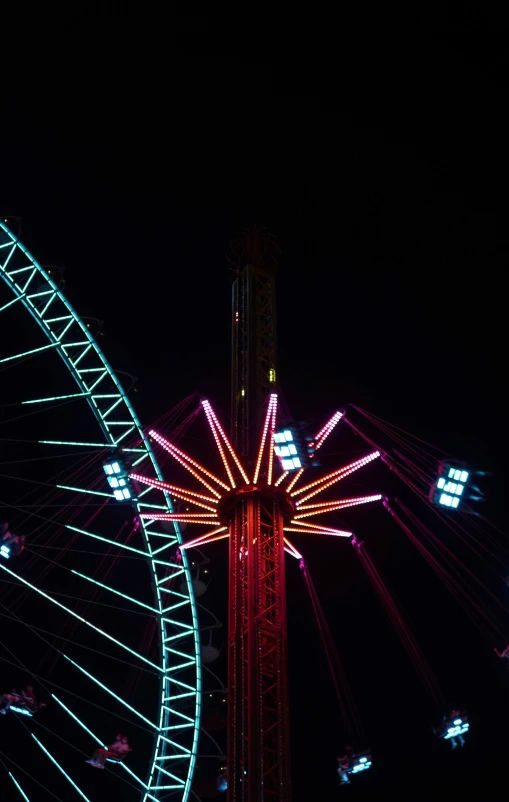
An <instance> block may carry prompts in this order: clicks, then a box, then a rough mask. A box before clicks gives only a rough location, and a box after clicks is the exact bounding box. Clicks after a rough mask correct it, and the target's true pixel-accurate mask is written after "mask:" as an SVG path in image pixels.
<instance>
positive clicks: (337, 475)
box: [292, 451, 380, 507]
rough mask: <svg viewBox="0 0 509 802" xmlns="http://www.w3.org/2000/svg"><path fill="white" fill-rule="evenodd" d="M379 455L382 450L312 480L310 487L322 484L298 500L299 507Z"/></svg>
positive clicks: (293, 494) (297, 491)
mask: <svg viewBox="0 0 509 802" xmlns="http://www.w3.org/2000/svg"><path fill="white" fill-rule="evenodd" d="M379 456H380V452H379V451H374V452H373V453H372V454H368V456H367V457H363V459H360V460H356V462H352V463H351V464H350V465H347V466H346V467H345V468H340V469H339V470H338V471H333V473H331V474H328V475H327V476H323V477H322V479H321V480H320V479H318V480H317V481H316V482H312V483H311V485H308V488H309V487H312V486H316V485H320V486H319V487H317V488H316V490H313V491H312V492H311V493H308V494H307V495H306V496H303V497H302V498H301V499H300V501H298V502H297V507H299V506H300V505H301V504H302V502H304V501H307V500H308V499H309V498H312V497H313V496H316V495H317V494H318V493H321V492H322V490H325V489H326V488H327V487H330V486H331V485H333V484H336V482H340V481H341V480H342V479H345V478H346V477H347V476H349V475H350V474H351V473H354V472H355V471H358V470H359V468H363V467H364V466H365V465H367V464H368V462H371V461H372V460H374V459H376V458H377V457H379ZM331 477H332V478H331ZM326 479H329V481H325V480H326ZM305 489H307V488H302V487H301V488H300V489H299V490H296V491H295V492H294V493H292V496H295V495H297V494H298V493H302V491H303V490H305Z"/></svg>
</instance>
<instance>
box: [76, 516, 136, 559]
mask: <svg viewBox="0 0 509 802" xmlns="http://www.w3.org/2000/svg"><path fill="white" fill-rule="evenodd" d="M64 528H65V529H69V530H70V531H71V532H78V533H79V534H80V535H86V536H87V537H92V538H94V540H102V541H103V542H104V543H109V544H110V545H111V546H116V547H117V549H125V550H126V551H132V552H134V553H135V554H140V555H141V556H142V557H145V558H146V557H148V553H147V552H146V551H142V550H141V549H135V548H134V546H127V545H126V544H125V543H119V542H118V541H117V540H110V539H109V538H107V537H103V536H102V535H93V534H92V532H86V531H85V529H78V527H77V526H71V525H70V524H64Z"/></svg>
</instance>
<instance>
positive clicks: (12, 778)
mask: <svg viewBox="0 0 509 802" xmlns="http://www.w3.org/2000/svg"><path fill="white" fill-rule="evenodd" d="M1 311H2V310H1V309H0V312H1ZM9 777H10V778H11V780H12V781H13V783H14V785H15V786H16V788H17V789H18V791H19V792H20V794H21V796H22V797H23V799H24V800H25V802H30V800H29V798H28V797H27V795H26V794H25V792H24V791H23V788H22V787H21V785H20V784H19V782H18V781H17V780H16V778H15V777H14V775H13V774H12V772H9Z"/></svg>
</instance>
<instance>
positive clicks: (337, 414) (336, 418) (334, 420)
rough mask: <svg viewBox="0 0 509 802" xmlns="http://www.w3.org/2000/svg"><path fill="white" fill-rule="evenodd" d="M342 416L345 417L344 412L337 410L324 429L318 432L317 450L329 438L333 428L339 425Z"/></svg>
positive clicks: (316, 439) (316, 438)
mask: <svg viewBox="0 0 509 802" xmlns="http://www.w3.org/2000/svg"><path fill="white" fill-rule="evenodd" d="M342 417H343V413H342V412H335V413H334V415H333V416H332V418H331V419H330V421H328V423H326V424H325V426H324V427H323V429H322V430H321V431H320V432H318V434H317V435H316V437H315V451H318V449H319V448H320V447H321V446H322V445H323V444H324V442H325V440H326V439H327V438H328V436H329V435H330V433H331V432H332V431H333V429H334V428H335V427H336V426H337V424H338V423H339V421H340V420H341V418H342Z"/></svg>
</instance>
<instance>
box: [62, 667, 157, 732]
mask: <svg viewBox="0 0 509 802" xmlns="http://www.w3.org/2000/svg"><path fill="white" fill-rule="evenodd" d="M62 656H63V657H65V659H66V660H68V661H69V662H70V663H72V665H73V666H75V667H76V668H78V669H79V670H80V671H81V672H82V674H85V676H86V677H88V678H89V679H91V680H92V681H93V682H95V684H96V685H99V687H100V688H102V689H103V691H106V693H109V694H110V696H113V698H114V699H116V700H117V702H120V703H121V704H122V705H124V707H127V709H128V710H130V711H131V713H134V714H135V715H136V716H138V718H141V719H142V721H144V722H145V723H146V724H149V725H150V726H151V727H152V729H153V730H156V731H157V732H158V731H159V727H157V726H156V725H155V724H154V723H153V722H152V721H150V720H149V719H148V718H145V716H142V714H141V713H138V711H137V710H136V708H134V707H131V705H130V704H128V703H127V702H126V701H125V700H124V699H122V697H121V696H117V694H116V693H114V692H113V691H110V689H109V688H108V686H107V685H103V683H102V682H99V680H98V679H96V677H94V675H93V674H89V672H88V671H85V669H84V668H82V667H81V666H80V665H79V663H76V662H75V661H74V660H71V658H70V657H68V656H67V655H66V654H64V655H62Z"/></svg>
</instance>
